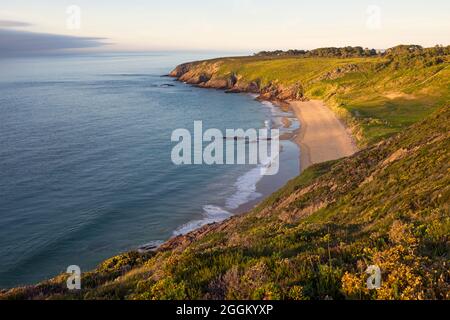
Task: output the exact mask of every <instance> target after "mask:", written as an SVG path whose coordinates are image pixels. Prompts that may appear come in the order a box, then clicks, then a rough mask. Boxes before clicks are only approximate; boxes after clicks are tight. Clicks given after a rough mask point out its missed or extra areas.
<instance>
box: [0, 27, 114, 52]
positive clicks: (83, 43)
mask: <svg viewBox="0 0 450 320" xmlns="http://www.w3.org/2000/svg"><path fill="white" fill-rule="evenodd" d="M4 22H5V21H0V26H2V23H4ZM10 22H11V21H10ZM19 24H20V23H19ZM3 26H4V25H3ZM10 26H11V24H10ZM16 26H17V24H16ZM105 40H106V39H105V38H93V37H76V36H66V35H57V34H49V33H36V32H29V31H21V30H12V29H1V28H0V56H14V55H33V54H42V53H55V52H58V51H61V50H68V49H84V48H95V47H101V46H104V45H107V44H108V43H106V42H104V41H105Z"/></svg>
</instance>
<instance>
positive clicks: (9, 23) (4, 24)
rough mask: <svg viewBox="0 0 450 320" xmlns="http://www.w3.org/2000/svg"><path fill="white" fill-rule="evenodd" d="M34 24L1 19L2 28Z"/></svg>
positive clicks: (0, 25)
mask: <svg viewBox="0 0 450 320" xmlns="http://www.w3.org/2000/svg"><path fill="white" fill-rule="evenodd" d="M31 25H32V24H30V23H27V22H21V21H13V20H0V28H14V27H29V26H31Z"/></svg>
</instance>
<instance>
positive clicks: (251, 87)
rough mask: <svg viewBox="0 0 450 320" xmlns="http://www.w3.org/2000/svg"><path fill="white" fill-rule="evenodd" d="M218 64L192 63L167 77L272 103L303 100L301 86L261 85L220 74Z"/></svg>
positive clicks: (231, 75)
mask: <svg viewBox="0 0 450 320" xmlns="http://www.w3.org/2000/svg"><path fill="white" fill-rule="evenodd" d="M219 69H220V62H208V61H206V62H192V63H184V64H181V65H179V66H178V67H176V68H175V69H174V70H173V71H172V72H171V73H170V74H169V76H171V77H174V78H177V79H178V80H179V81H182V82H185V83H188V84H191V85H195V86H198V87H201V88H212V89H221V90H226V92H228V93H241V92H246V93H254V94H258V95H259V98H260V99H263V100H273V101H277V100H279V101H292V100H304V99H305V97H304V92H303V86H302V85H301V84H300V83H295V84H293V85H290V86H286V85H281V84H276V83H269V84H267V85H262V84H261V81H259V80H258V79H255V80H249V79H245V78H244V77H242V76H241V75H239V74H237V73H229V74H221V73H220V72H219Z"/></svg>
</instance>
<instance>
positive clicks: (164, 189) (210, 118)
mask: <svg viewBox="0 0 450 320" xmlns="http://www.w3.org/2000/svg"><path fill="white" fill-rule="evenodd" d="M222 55H230V54H229V53H223V54H220V53H217V52H214V53H198V52H194V53H192V52H190V53H189V52H150V53H147V52H145V53H96V54H78V55H74V54H72V55H54V56H39V57H36V56H35V57H20V58H2V59H0V70H1V72H0V288H10V287H14V286H19V285H27V284H33V283H37V282H40V281H42V280H45V279H48V278H51V277H54V276H56V275H57V274H59V273H61V272H65V271H66V269H67V267H68V266H70V265H78V266H79V267H80V268H81V270H82V271H88V270H90V269H93V268H95V267H96V265H98V264H99V263H100V262H101V261H103V260H104V259H107V258H109V257H111V256H114V255H117V254H120V253H122V252H126V251H129V250H138V249H140V248H148V247H152V246H157V245H158V244H160V243H162V242H163V241H165V240H167V239H169V238H171V237H174V236H177V235H180V234H184V233H187V232H189V231H191V230H194V229H196V228H198V227H201V226H203V225H205V224H208V223H212V222H217V221H221V220H224V219H227V218H229V217H231V216H232V215H234V214H241V213H242V212H243V211H245V210H248V209H249V208H251V207H252V206H253V205H255V204H257V203H258V202H259V201H261V200H262V199H264V197H266V196H268V195H269V194H270V193H272V192H274V191H276V190H277V189H278V188H280V187H281V186H282V185H283V184H285V183H286V181H288V180H289V179H291V178H293V177H295V176H296V175H297V174H298V173H299V170H300V165H299V150H298V148H297V146H296V145H295V144H294V143H293V142H291V141H289V140H287V141H282V143H281V148H282V152H281V163H280V171H279V173H278V174H277V175H276V176H262V175H261V170H260V168H259V166H258V165H206V164H204V165H184V166H177V165H175V164H173V162H172V161H171V151H172V148H173V147H174V145H175V143H174V142H172V141H171V135H172V132H173V131H174V130H176V129H180V128H185V129H188V130H189V131H192V132H193V127H194V121H196V120H201V121H202V122H203V127H204V129H205V130H206V129H208V128H217V129H220V130H223V132H225V129H238V128H242V129H249V128H263V127H264V125H265V122H266V121H268V120H270V121H271V122H273V123H275V124H276V123H280V121H279V120H280V119H281V118H282V117H288V118H290V119H291V120H292V121H293V126H292V127H291V128H290V129H286V130H293V129H295V128H296V126H297V125H298V124H296V122H295V119H294V118H293V116H292V115H291V114H289V113H285V112H283V111H281V110H280V109H278V108H277V107H275V106H273V105H272V104H270V103H267V102H266V103H261V102H258V101H256V100H255V97H254V96H251V95H248V94H227V93H225V92H223V91H220V90H213V89H200V88H196V87H192V86H190V85H187V84H184V83H182V82H178V81H175V80H174V79H172V78H169V77H166V76H165V75H167V74H168V73H169V72H170V71H171V70H172V69H173V68H174V67H175V66H176V65H178V64H180V63H182V62H186V61H193V60H199V59H207V58H213V57H218V56H222ZM280 126H281V125H280ZM282 130H285V129H282Z"/></svg>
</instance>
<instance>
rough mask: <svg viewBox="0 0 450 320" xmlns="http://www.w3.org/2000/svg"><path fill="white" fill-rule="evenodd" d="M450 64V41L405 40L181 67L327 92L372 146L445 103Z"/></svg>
mask: <svg viewBox="0 0 450 320" xmlns="http://www.w3.org/2000/svg"><path fill="white" fill-rule="evenodd" d="M449 66H450V48H449V47H445V48H429V49H422V48H420V47H416V46H399V47H395V48H393V49H390V50H389V51H388V52H387V53H385V54H383V55H376V56H373V57H369V58H367V57H356V58H336V57H304V56H292V57H289V56H287V57H286V56H281V57H278V56H275V57H273V56H255V57H242V58H223V59H214V60H209V61H203V62H197V63H194V64H192V65H190V66H189V67H187V68H186V69H185V70H183V71H184V72H182V73H181V74H175V75H177V76H181V80H183V81H187V82H190V83H196V84H200V85H201V86H205V87H224V86H225V87H227V88H229V89H230V88H236V89H237V90H241V91H257V92H259V93H263V96H264V97H266V98H275V99H277V98H279V99H282V100H284V99H295V98H299V99H302V98H313V99H323V100H325V101H326V103H327V104H328V105H329V106H330V107H332V108H333V109H334V111H336V113H337V114H338V115H340V116H341V118H343V119H344V120H345V121H346V122H347V123H348V125H349V126H350V127H351V128H352V129H353V131H354V133H355V136H356V137H357V139H358V141H359V144H360V145H361V146H366V145H369V144H371V143H375V142H377V141H380V140H382V139H383V138H385V137H388V136H390V135H392V134H394V133H397V132H400V131H401V130H403V129H404V128H406V127H408V126H409V125H411V124H413V123H415V122H417V121H418V120H420V119H423V118H424V117H426V116H427V115H430V114H431V113H432V112H433V111H434V110H436V109H438V108H439V107H441V106H443V105H445V103H446V102H447V101H449V100H450V80H449V79H450V68H449ZM225 83H226V84H228V85H224V84H225Z"/></svg>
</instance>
